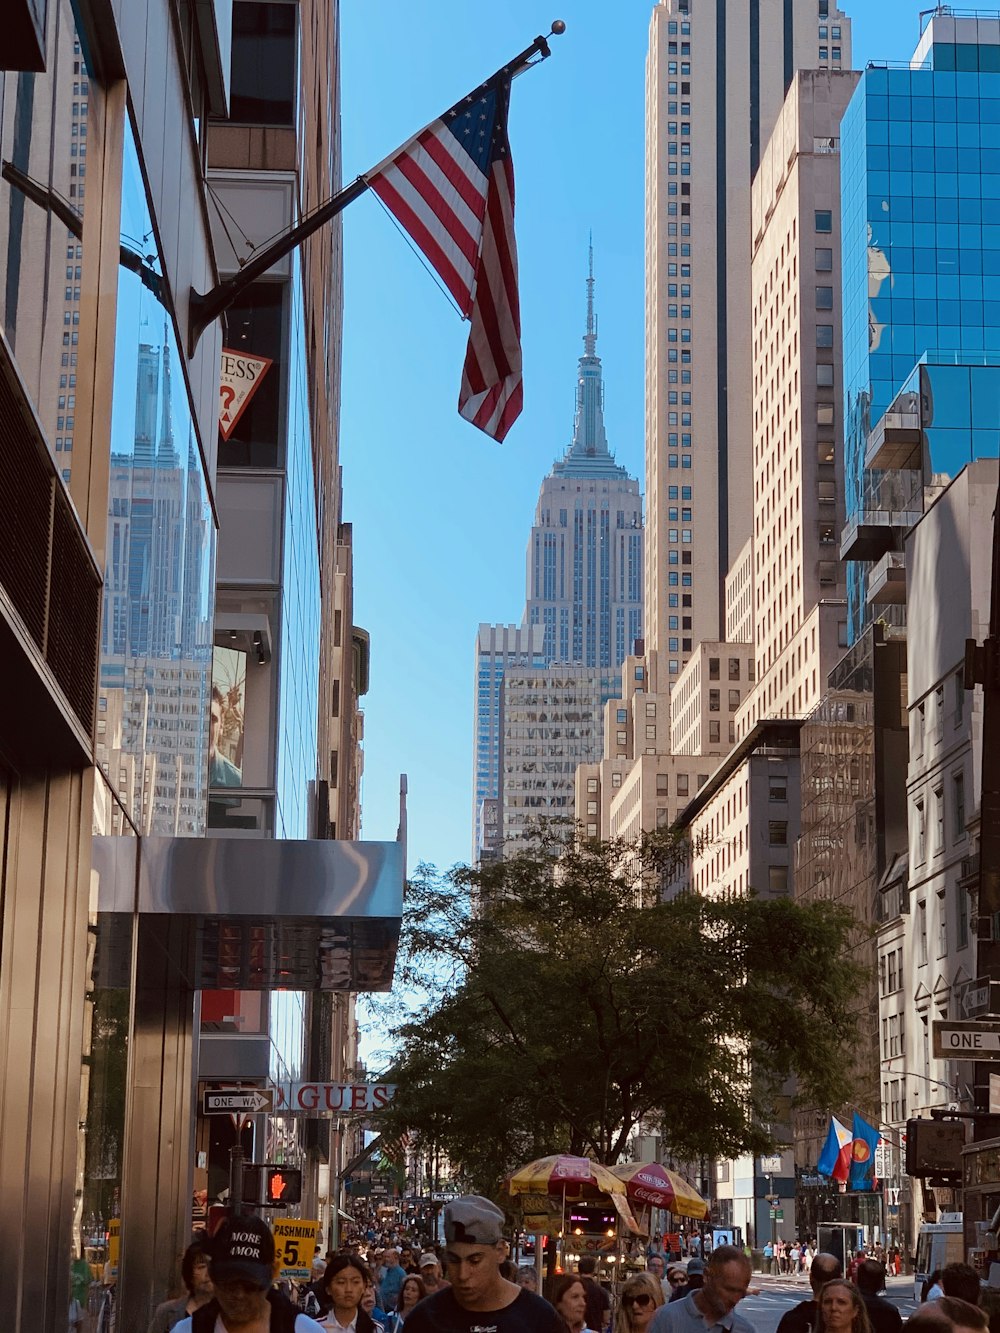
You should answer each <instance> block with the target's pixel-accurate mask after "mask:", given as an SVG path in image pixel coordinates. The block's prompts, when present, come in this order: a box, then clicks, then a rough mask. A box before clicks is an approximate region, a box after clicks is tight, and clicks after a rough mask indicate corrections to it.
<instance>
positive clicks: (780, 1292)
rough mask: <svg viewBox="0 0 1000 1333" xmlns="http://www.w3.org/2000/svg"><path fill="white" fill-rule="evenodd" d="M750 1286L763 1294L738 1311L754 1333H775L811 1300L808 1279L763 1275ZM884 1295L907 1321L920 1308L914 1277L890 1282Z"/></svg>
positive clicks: (757, 1276) (740, 1305) (752, 1297)
mask: <svg viewBox="0 0 1000 1333" xmlns="http://www.w3.org/2000/svg"><path fill="white" fill-rule="evenodd" d="M750 1286H751V1289H756V1288H758V1287H759V1288H760V1294H759V1295H757V1296H747V1297H746V1298H745V1299H744V1300H742V1301H740V1303H739V1305H738V1306H737V1307H736V1308H737V1310H738V1312H739V1313H740V1314H741V1315H742V1316H743V1318H744V1319H749V1321H750V1323H751V1324H753V1327H754V1333H775V1329H776V1328H777V1327H778V1321H779V1320H780V1318H781V1316H782V1315H783V1314H784V1313H785V1311H786V1310H790V1309H791V1308H792V1306H793V1305H798V1303H799V1301H806V1300H808V1299H809V1295H810V1293H809V1283H808V1282H807V1281H806V1280H805V1278H799V1279H798V1280H796V1279H795V1278H790V1277H761V1275H760V1274H759V1273H754V1275H753V1278H752V1280H751V1283H750ZM884 1294H885V1296H886V1297H887V1298H888V1299H889V1300H890V1301H892V1303H893V1305H896V1306H898V1307H899V1313H900V1314H901V1315H902V1316H903V1318H904V1319H906V1318H907V1316H908V1315H910V1314H912V1313H913V1311H914V1309H915V1308H916V1307H915V1305H914V1304H913V1278H912V1277H894V1278H890V1279H889V1281H888V1284H887V1287H886V1291H885V1293H884Z"/></svg>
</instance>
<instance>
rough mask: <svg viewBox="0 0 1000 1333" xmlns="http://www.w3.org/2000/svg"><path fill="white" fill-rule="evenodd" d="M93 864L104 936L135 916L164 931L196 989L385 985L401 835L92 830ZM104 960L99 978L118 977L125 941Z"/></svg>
mask: <svg viewBox="0 0 1000 1333" xmlns="http://www.w3.org/2000/svg"><path fill="white" fill-rule="evenodd" d="M93 866H94V875H95V876H96V878H97V908H98V913H99V916H100V917H101V918H103V921H102V924H103V926H104V927H105V928H104V929H103V930H102V931H100V932H99V936H98V938H99V942H100V941H101V940H104V941H108V940H113V939H114V937H115V935H116V933H118V932H116V930H115V921H116V919H117V921H118V923H119V925H120V927H121V933H123V934H125V935H127V934H129V933H130V931H129V927H130V924H131V921H132V919H133V917H134V916H135V915H137V916H138V918H139V923H140V927H145V928H147V929H148V928H152V929H153V930H155V931H162V935H163V940H164V948H165V949H167V950H169V952H170V953H171V954H172V955H174V956H175V957H176V959H177V966H178V968H179V969H181V970H182V971H183V972H184V974H185V975H186V977H187V979H188V983H189V984H190V986H191V989H193V990H251V991H253V990H327V991H331V990H347V991H384V990H388V989H389V988H390V987H391V985H392V973H393V966H394V963H395V957H396V948H397V945H398V942H399V929H400V923H401V919H402V912H403V880H404V864H403V846H402V844H401V843H399V842H347V841H344V842H338V841H322V840H309V841H305V840H303V841H298V840H291V839H286V840H282V839H270V838H267V839H265V838H246V839H244V838H156V837H148V838H124V837H97V838H95V839H94V844H93ZM99 948H100V943H99ZM129 952H130V951H129ZM119 953H120V955H121V956H119ZM100 962H101V972H102V973H103V977H102V981H103V984H105V985H122V984H125V982H124V979H123V978H122V976H121V969H122V968H126V969H127V967H128V966H129V957H128V956H127V955H126V951H125V950H122V951H118V950H116V949H114V947H113V946H112V947H106V949H105V956H104V957H103V958H102V959H101V960H100ZM126 975H127V972H126Z"/></svg>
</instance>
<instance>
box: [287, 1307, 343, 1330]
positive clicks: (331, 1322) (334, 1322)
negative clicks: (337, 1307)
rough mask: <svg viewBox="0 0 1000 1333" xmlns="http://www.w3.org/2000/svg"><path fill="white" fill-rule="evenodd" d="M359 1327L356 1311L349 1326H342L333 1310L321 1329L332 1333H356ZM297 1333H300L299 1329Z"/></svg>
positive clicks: (321, 1325)
mask: <svg viewBox="0 0 1000 1333" xmlns="http://www.w3.org/2000/svg"><path fill="white" fill-rule="evenodd" d="M357 1326H358V1313H357V1311H356V1310H355V1312H354V1318H353V1319H352V1320H351V1322H350V1323H349V1324H342V1323H341V1322H340V1320H339V1319H338V1318H337V1316H336V1315H335V1314H334V1312H333V1311H332V1310H330V1311H329V1313H328V1314H327V1315H326V1317H325V1318H324V1319H323V1322H322V1323H321V1324H320V1328H326V1329H329V1330H330V1333H354V1331H355V1329H356V1328H357ZM295 1333H298V1329H296V1330H295Z"/></svg>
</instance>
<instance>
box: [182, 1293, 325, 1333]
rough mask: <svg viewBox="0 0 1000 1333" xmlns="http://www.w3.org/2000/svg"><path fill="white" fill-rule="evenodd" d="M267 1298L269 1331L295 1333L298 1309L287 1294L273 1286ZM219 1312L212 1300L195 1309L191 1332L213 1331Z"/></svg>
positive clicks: (208, 1332) (215, 1302)
mask: <svg viewBox="0 0 1000 1333" xmlns="http://www.w3.org/2000/svg"><path fill="white" fill-rule="evenodd" d="M267 1300H268V1304H269V1305H270V1307H271V1333H295V1320H296V1318H297V1316H298V1315H299V1313H300V1311H298V1310H297V1309H296V1308H295V1306H294V1305H293V1304H292V1303H291V1301H290V1300H289V1299H288V1297H287V1296H283V1295H282V1294H281V1292H280V1291H275V1290H274V1289H273V1288H272V1289H271V1291H269V1292H268V1293H267ZM219 1313H220V1311H219V1302H218V1301H214V1300H213V1301H209V1303H208V1304H207V1305H203V1306H201V1308H200V1309H198V1310H195V1312H194V1314H193V1315H192V1316H191V1333H215V1321H216V1319H217V1318H218V1316H219Z"/></svg>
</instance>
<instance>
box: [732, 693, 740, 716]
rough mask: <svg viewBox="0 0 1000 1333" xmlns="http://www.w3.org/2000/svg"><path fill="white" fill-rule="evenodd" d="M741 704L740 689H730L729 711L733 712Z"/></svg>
mask: <svg viewBox="0 0 1000 1333" xmlns="http://www.w3.org/2000/svg"><path fill="white" fill-rule="evenodd" d="M739 706H740V692H739V690H730V691H729V711H730V712H731V713H732V712H735V711H736V709H737V708H739Z"/></svg>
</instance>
